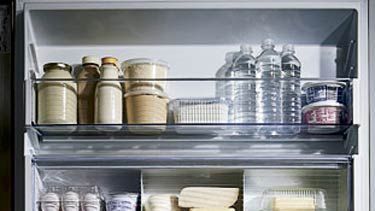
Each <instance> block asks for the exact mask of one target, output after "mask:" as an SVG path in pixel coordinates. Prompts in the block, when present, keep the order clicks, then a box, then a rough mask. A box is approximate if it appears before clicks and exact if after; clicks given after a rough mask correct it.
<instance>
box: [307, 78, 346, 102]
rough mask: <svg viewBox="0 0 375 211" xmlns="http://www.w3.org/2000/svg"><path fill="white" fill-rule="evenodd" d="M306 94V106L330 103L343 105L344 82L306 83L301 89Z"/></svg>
mask: <svg viewBox="0 0 375 211" xmlns="http://www.w3.org/2000/svg"><path fill="white" fill-rule="evenodd" d="M302 89H303V91H305V93H306V104H311V103H316V102H321V101H330V102H337V103H341V104H344V105H345V104H346V103H345V93H346V92H345V90H346V83H345V82H337V81H332V82H318V83H306V84H305V85H303V87H302Z"/></svg>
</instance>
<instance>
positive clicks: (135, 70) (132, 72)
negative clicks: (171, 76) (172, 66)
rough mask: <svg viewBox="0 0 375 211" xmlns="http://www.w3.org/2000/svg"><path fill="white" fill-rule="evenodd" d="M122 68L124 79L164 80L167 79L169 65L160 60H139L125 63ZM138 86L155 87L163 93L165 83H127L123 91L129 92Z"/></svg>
mask: <svg viewBox="0 0 375 211" xmlns="http://www.w3.org/2000/svg"><path fill="white" fill-rule="evenodd" d="M122 68H123V71H124V76H125V78H126V79H149V78H150V79H165V78H167V74H168V70H169V65H168V63H167V62H165V61H162V60H157V59H147V58H139V59H130V60H127V61H125V62H124V63H123V64H122ZM139 86H146V87H157V88H158V89H160V90H161V91H164V90H165V86H166V81H152V80H151V81H144V80H142V81H127V82H126V83H125V90H126V91H129V90H130V89H132V88H134V87H139Z"/></svg>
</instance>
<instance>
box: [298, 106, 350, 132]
mask: <svg viewBox="0 0 375 211" xmlns="http://www.w3.org/2000/svg"><path fill="white" fill-rule="evenodd" d="M302 116H303V117H302V120H303V123H305V124H312V125H309V127H308V132H310V133H320V134H328V133H336V132H338V131H340V126H339V125H340V124H346V123H347V119H348V118H347V110H346V107H345V106H344V105H343V104H340V103H329V102H317V103H313V104H310V105H307V106H305V107H303V108H302ZM317 124H324V125H325V126H319V125H318V126H317ZM327 124H328V125H327ZM331 124H332V125H331Z"/></svg>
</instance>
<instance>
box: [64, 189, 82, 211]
mask: <svg viewBox="0 0 375 211" xmlns="http://www.w3.org/2000/svg"><path fill="white" fill-rule="evenodd" d="M79 201H80V197H79V191H78V189H77V188H76V187H68V188H67V189H66V192H65V193H64V194H63V197H62V210H63V211H79Z"/></svg>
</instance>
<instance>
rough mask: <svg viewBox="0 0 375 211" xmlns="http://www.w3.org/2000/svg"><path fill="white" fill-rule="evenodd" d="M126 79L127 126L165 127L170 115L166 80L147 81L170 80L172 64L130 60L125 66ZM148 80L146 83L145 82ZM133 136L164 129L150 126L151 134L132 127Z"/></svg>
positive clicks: (150, 60)
mask: <svg viewBox="0 0 375 211" xmlns="http://www.w3.org/2000/svg"><path fill="white" fill-rule="evenodd" d="M122 68H123V71H124V76H125V79H129V81H126V82H125V92H126V93H125V101H126V105H125V107H126V114H127V115H126V116H127V123H128V124H166V123H167V114H168V102H169V99H168V97H167V94H166V93H165V92H164V91H165V88H166V81H162V80H150V81H148V80H147V79H165V78H167V74H168V70H169V65H168V64H167V63H166V62H164V61H161V60H155V59H146V58H140V59H131V60H127V61H125V62H124V63H123V65H122ZM145 79H146V80H145ZM129 130H130V131H131V132H134V133H151V134H154V133H160V132H162V131H164V130H165V126H155V127H152V129H151V127H150V131H145V130H142V131H138V130H137V128H136V127H129Z"/></svg>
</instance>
